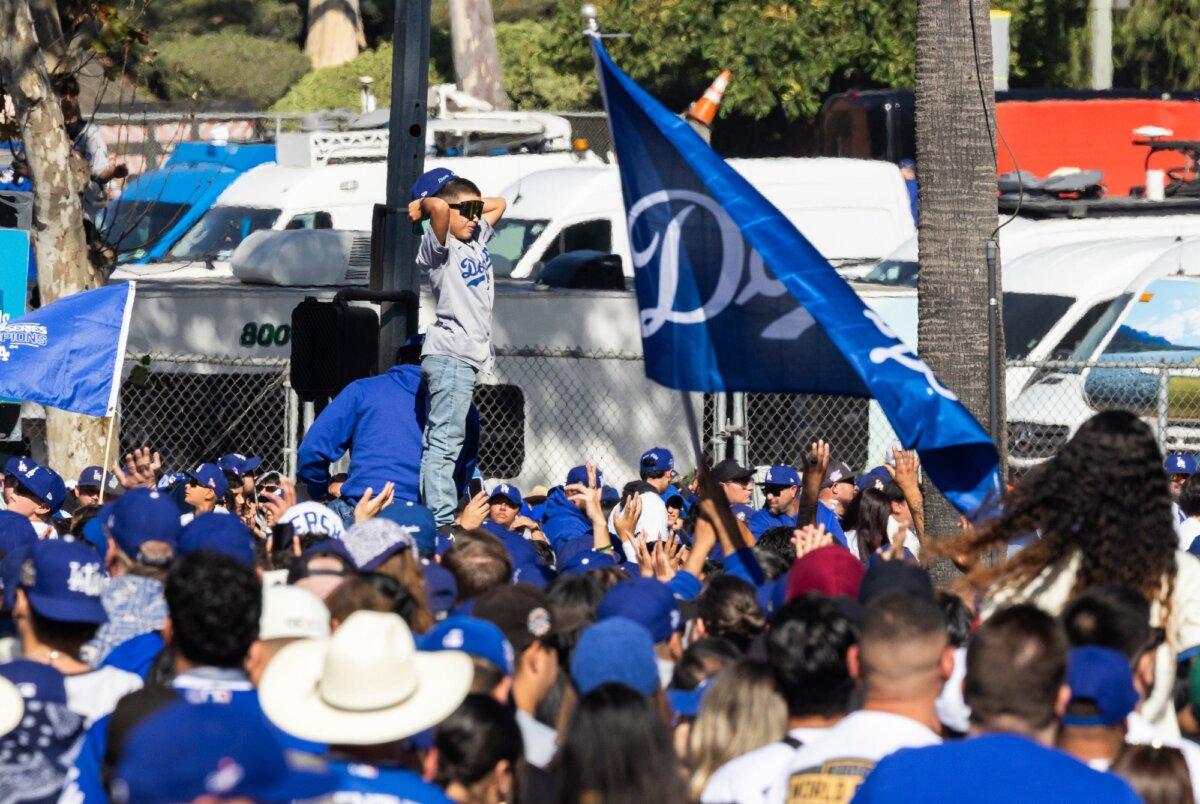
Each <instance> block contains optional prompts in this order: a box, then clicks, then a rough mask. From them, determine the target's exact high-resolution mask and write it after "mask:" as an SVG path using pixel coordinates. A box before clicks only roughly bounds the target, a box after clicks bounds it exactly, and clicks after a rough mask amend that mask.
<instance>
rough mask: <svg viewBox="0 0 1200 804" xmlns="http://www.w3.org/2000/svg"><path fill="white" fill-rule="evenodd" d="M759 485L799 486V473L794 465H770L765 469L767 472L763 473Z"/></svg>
mask: <svg viewBox="0 0 1200 804" xmlns="http://www.w3.org/2000/svg"><path fill="white" fill-rule="evenodd" d="M758 485H760V486H799V485H800V473H799V472H797V471H796V467H794V466H787V465H777V466H772V467H771V468H769V469H767V473H766V474H765V475H763V479H762V482H761V483H759V484H758Z"/></svg>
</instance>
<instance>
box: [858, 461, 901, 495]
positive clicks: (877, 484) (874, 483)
mask: <svg viewBox="0 0 1200 804" xmlns="http://www.w3.org/2000/svg"><path fill="white" fill-rule="evenodd" d="M891 482H892V473H891V472H889V471H888V470H887V467H885V466H876V467H875V468H874V469H872V470H871V471H869V472H867V473H866V474H865V475H863V476H862V477H860V478H858V480H856V481H854V485H856V486H858V490H859V491H866V490H867V489H876V490H878V491H883V487H884V486H885V485H886V484H888V483H891Z"/></svg>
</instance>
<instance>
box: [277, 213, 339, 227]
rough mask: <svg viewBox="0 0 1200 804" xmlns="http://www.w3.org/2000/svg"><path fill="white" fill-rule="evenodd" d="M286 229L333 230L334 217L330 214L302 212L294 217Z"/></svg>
mask: <svg viewBox="0 0 1200 804" xmlns="http://www.w3.org/2000/svg"><path fill="white" fill-rule="evenodd" d="M283 228H284V229H332V228H333V216H332V215H330V214H329V213H328V212H301V213H300V214H299V215H293V216H292V219H291V220H290V221H288V222H287V226H285V227H283Z"/></svg>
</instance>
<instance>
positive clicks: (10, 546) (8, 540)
mask: <svg viewBox="0 0 1200 804" xmlns="http://www.w3.org/2000/svg"><path fill="white" fill-rule="evenodd" d="M37 540H38V537H37V531H36V530H34V529H33V523H32V522H30V521H29V518H28V517H24V516H21V515H20V514H18V513H16V512H14V511H0V550H3V551H4V552H5V554H8V553H11V552H12V551H13V550H16V549H17V548H18V547H21V546H23V545H30V544H33V543H34V542H36V541H37Z"/></svg>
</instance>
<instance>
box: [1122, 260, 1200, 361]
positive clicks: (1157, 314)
mask: <svg viewBox="0 0 1200 804" xmlns="http://www.w3.org/2000/svg"><path fill="white" fill-rule="evenodd" d="M1127 309H1128V312H1127V313H1126V315H1125V320H1124V321H1122V322H1121V324H1120V326H1118V327H1117V331H1116V333H1114V334H1113V337H1112V340H1111V341H1109V342H1108V345H1107V346H1106V347H1104V354H1103V355H1101V360H1106V361H1109V360H1111V361H1117V360H1154V361H1159V360H1162V361H1169V362H1179V363H1190V362H1192V361H1194V360H1195V359H1196V358H1197V357H1200V316H1197V315H1196V311H1197V310H1198V309H1200V281H1197V280H1195V279H1187V278H1170V279H1159V280H1156V281H1154V282H1151V283H1150V284H1149V285H1148V286H1146V289H1145V290H1143V291H1141V292H1140V293H1138V294H1136V295H1134V296H1133V300H1132V302H1130V304H1129V306H1128V308H1127Z"/></svg>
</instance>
